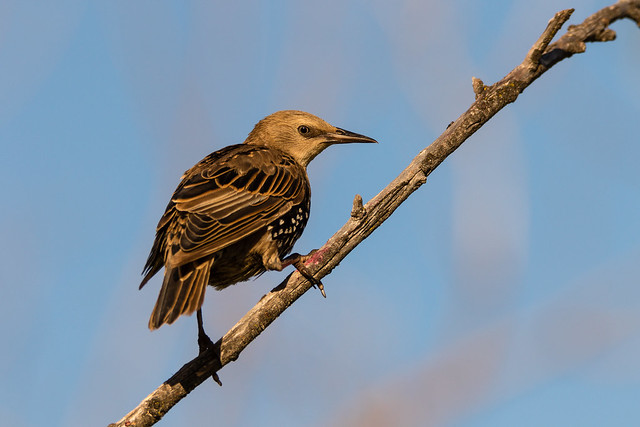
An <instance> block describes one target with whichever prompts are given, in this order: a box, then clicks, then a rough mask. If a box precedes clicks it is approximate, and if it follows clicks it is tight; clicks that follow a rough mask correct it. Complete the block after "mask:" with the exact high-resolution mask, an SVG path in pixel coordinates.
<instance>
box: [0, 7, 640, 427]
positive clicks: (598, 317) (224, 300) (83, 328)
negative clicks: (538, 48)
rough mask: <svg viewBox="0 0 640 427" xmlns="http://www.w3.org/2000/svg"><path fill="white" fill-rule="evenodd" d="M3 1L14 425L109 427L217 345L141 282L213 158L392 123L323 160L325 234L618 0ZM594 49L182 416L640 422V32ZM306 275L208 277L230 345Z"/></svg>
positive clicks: (0, 259) (317, 239)
mask: <svg viewBox="0 0 640 427" xmlns="http://www.w3.org/2000/svg"><path fill="white" fill-rule="evenodd" d="M229 3H230V2H181V1H173V2H168V1H163V2H160V1H135V2H131V1H120V0H110V1H108V2H106V1H105V2H83V1H74V0H69V1H58V2H24V1H11V0H6V1H3V2H2V3H1V4H0V64H2V66H0V94H1V95H0V144H1V148H2V151H1V155H0V178H1V179H2V182H3V183H4V185H3V188H4V190H3V201H2V206H3V208H2V209H1V210H0V236H1V237H2V241H3V243H4V244H3V245H2V246H0V263H1V264H0V289H1V297H0V343H1V345H2V348H3V350H2V351H1V352H0V358H1V363H0V381H1V383H2V386H1V387H0V423H1V424H3V425H12V426H17V427H19V426H45V425H46V426H86V425H96V426H99V425H107V424H108V423H110V422H115V421H117V420H119V419H120V418H121V417H123V416H124V415H125V414H126V413H127V412H129V411H130V410H131V409H133V408H134V407H135V406H136V405H137V404H138V403H139V402H140V400H142V399H143V398H144V397H145V396H147V395H148V394H149V393H150V392H151V391H152V390H154V389H155V388H156V387H157V386H159V385H160V384H161V383H162V382H163V381H164V380H166V379H167V378H169V377H170V376H171V375H172V374H173V373H174V372H175V371H176V370H177V369H178V368H179V367H181V366H182V365H183V364H184V363H186V362H187V361H189V360H191V359H192V358H193V357H195V356H196V354H197V345H196V322H195V317H182V318H180V319H179V320H178V321H177V322H176V323H175V324H173V325H171V326H164V327H162V328H160V329H159V330H157V331H154V332H153V333H152V332H150V331H149V330H148V329H147V321H148V317H149V315H150V313H151V310H152V308H153V304H154V303H155V300H156V298H157V295H158V291H159V287H160V276H158V277H156V278H154V280H152V281H151V282H150V283H149V284H148V285H147V286H146V287H145V288H144V289H143V290H142V291H138V284H139V282H140V279H141V276H140V273H141V270H142V267H143V265H144V262H145V260H146V257H147V254H148V251H149V249H150V247H151V244H152V242H153V238H154V233H155V226H156V223H157V221H158V219H159V218H160V216H161V215H162V213H163V211H164V208H165V206H166V203H167V201H168V199H169V197H170V195H171V193H172V192H173V190H174V188H175V187H176V185H177V184H178V182H179V178H180V176H181V174H182V172H184V171H185V170H186V169H188V168H189V167H191V166H192V165H193V164H194V163H196V162H197V161H199V160H200V159H201V158H202V157H204V156H205V155H207V154H209V153H210V152H212V151H215V150H217V149H219V148H221V147H223V146H225V145H229V144H234V143H239V142H242V141H243V140H244V138H245V137H246V135H247V134H248V133H249V131H250V130H251V129H252V127H253V125H254V124H255V123H256V122H257V121H258V120H259V119H261V118H262V117H264V116H266V115H268V114H270V113H272V112H274V111H277V110H281V109H301V110H305V111H309V112H311V113H314V114H316V115H318V116H320V117H322V118H324V119H326V120H327V121H329V122H331V123H333V124H334V125H337V126H339V127H343V128H345V129H348V130H352V131H355V132H358V133H363V134H366V135H368V136H371V137H374V138H376V139H377V140H378V141H380V144H378V145H377V146H370V145H367V146H364V145H361V146H356V145H354V146H337V147H332V148H331V149H330V150H327V151H326V152H324V153H323V154H322V155H321V156H320V157H319V158H318V159H316V160H315V161H314V162H313V163H312V164H311V166H310V167H309V174H310V177H311V181H312V188H313V202H312V215H311V219H310V221H309V224H308V225H307V229H306V231H305V234H304V236H303V237H302V238H301V239H300V240H299V241H298V244H297V246H296V251H299V252H307V251H309V250H311V249H313V248H317V247H319V246H321V245H322V244H323V243H324V242H325V241H326V240H327V239H328V238H329V237H330V236H331V235H332V234H333V232H335V231H336V230H337V229H338V228H339V227H340V226H341V225H342V224H343V223H344V222H345V221H346V220H347V219H348V217H349V213H350V209H351V203H352V200H353V196H354V195H355V194H361V195H362V196H363V198H364V200H365V201H367V200H369V199H370V198H371V197H373V196H374V195H375V194H377V193H378V192H379V191H380V190H381V189H382V188H384V186H386V184H387V183H388V182H389V181H390V180H391V179H393V178H394V177H395V176H397V174H398V173H399V172H400V171H401V170H402V169H403V168H404V167H405V166H406V165H407V164H408V163H409V162H410V160H411V159H412V158H413V157H414V156H415V155H416V154H417V153H418V152H419V151H420V150H421V149H422V148H424V147H425V146H427V145H428V144H430V143H431V142H432V141H433V140H434V139H435V138H436V137H437V136H438V135H439V134H440V133H441V132H442V131H443V130H444V129H445V128H446V126H447V124H448V123H449V122H451V121H453V120H455V119H456V118H457V117H458V116H459V115H460V114H461V113H463V112H464V111H465V110H466V109H467V108H468V106H469V105H470V104H471V103H472V101H473V98H474V95H473V92H472V86H471V77H472V76H475V77H478V78H481V79H483V80H484V82H485V83H486V84H492V83H494V82H495V81H497V80H499V79H500V78H502V77H503V76H504V75H505V74H506V73H508V72H509V71H510V70H511V69H512V68H513V67H515V66H516V65H517V64H519V63H520V62H521V61H522V59H523V58H524V55H525V54H526V52H527V51H528V49H529V48H530V47H531V45H532V44H533V43H534V41H535V40H536V39H537V38H538V36H539V35H540V33H541V32H542V30H543V29H544V28H545V26H546V24H547V21H548V20H549V19H550V18H551V17H552V16H553V14H554V13H555V12H557V11H558V10H560V9H563V8H568V7H575V8H576V12H575V13H574V15H573V17H572V19H571V21H570V23H574V24H576V23H579V22H581V21H582V20H583V19H584V18H585V17H586V16H588V15H589V14H591V13H593V12H595V11H596V10H598V9H600V8H602V7H604V6H607V5H608V4H609V2H608V1H595V0H594V1H579V0H573V1H568V0H562V1H557V0H554V1H551V0H541V1H538V2H535V4H534V3H532V2H529V1H506V0H503V1H492V2H470V1H444V0H440V1H435V0H434V1H415V0H400V1H396V2H389V1H382V0H370V1H366V0H360V1H344V0H335V1H327V2H322V3H319V2H309V1H285V0H282V1H274V2H251V1H248V2H234V3H233V5H230V4H229ZM613 29H614V30H615V31H617V33H618V39H617V40H616V41H614V42H611V43H606V44H589V45H588V48H587V52H586V53H585V54H582V55H577V56H575V57H573V58H571V59H569V60H566V61H564V62H562V63H560V64H559V65H557V66H556V67H554V68H553V69H552V70H551V71H550V72H548V73H547V74H545V75H544V76H543V77H542V78H541V79H539V80H538V81H536V82H535V83H534V84H533V85H532V86H531V87H529V88H528V89H527V90H526V91H525V92H524V93H523V94H522V95H521V96H520V98H519V99H518V100H517V101H516V103H515V104H512V105H510V106H508V107H507V108H505V109H504V110H503V111H501V112H500V113H499V114H498V115H497V116H496V117H494V118H493V119H492V120H491V121H490V122H489V123H487V124H486V125H485V126H484V127H483V128H481V129H480V130H479V131H478V132H477V133H476V134H475V135H474V136H473V137H472V138H471V139H469V140H468V141H467V142H465V144H464V145H463V146H462V147H461V148H460V149H459V150H457V151H456V152H455V153H454V154H453V155H452V156H451V157H450V158H449V159H447V161H446V162H445V163H444V164H443V165H441V166H440V167H439V168H438V169H437V170H436V171H435V172H433V173H432V175H431V176H430V177H429V180H428V182H427V183H426V185H424V186H423V187H422V188H421V189H420V190H419V191H417V192H416V193H414V194H413V195H412V196H411V198H410V199H409V200H408V201H407V202H406V203H405V204H404V205H402V206H401V207H400V208H399V209H398V210H397V211H396V212H395V214H394V215H393V216H392V217H391V218H390V219H389V220H388V221H387V222H386V223H385V224H383V225H382V227H380V228H379V229H378V230H376V231H375V233H374V234H373V235H372V236H371V237H370V238H369V239H367V240H366V241H365V242H363V243H362V244H361V245H360V246H358V248H356V250H355V251H353V252H352V253H351V254H350V255H349V257H348V258H347V259H345V260H344V261H343V262H342V264H341V265H340V266H339V267H338V268H337V269H336V270H335V271H334V272H333V273H332V274H331V275H330V276H328V277H326V278H325V279H324V280H323V282H324V284H325V287H326V291H327V295H328V298H327V299H326V300H325V299H323V298H322V297H321V296H320V294H319V292H317V291H313V290H312V291H311V292H309V293H308V294H306V295H305V296H304V297H302V298H301V299H300V300H299V301H298V302H296V304H294V305H293V306H292V307H291V308H290V309H288V310H287V311H286V312H285V313H284V314H283V315H282V316H281V317H280V318H279V319H278V320H277V321H276V322H275V323H274V324H272V325H271V326H270V327H269V328H268V329H267V330H266V331H265V332H264V333H263V334H262V335H261V336H260V337H258V339H257V340H256V341H254V342H253V343H252V344H251V345H250V346H249V347H248V348H247V349H246V350H245V351H244V352H243V353H242V354H241V356H240V358H239V360H238V361H236V362H235V363H232V364H230V365H228V366H226V367H225V368H224V369H223V370H222V371H221V372H220V377H221V379H222V381H223V383H224V387H222V388H220V387H218V386H217V385H216V384H215V383H214V382H213V381H207V382H206V383H204V384H203V385H202V386H200V387H198V388H197V389H196V390H195V391H194V392H192V393H191V395H190V396H188V397H187V398H186V399H184V400H183V401H181V402H180V403H179V404H178V405H177V406H176V407H174V408H173V409H172V410H171V411H170V412H169V413H168V415H166V416H165V418H164V419H163V420H162V421H161V423H160V424H159V425H165V426H178V425H193V426H208V425H224V426H257V425H260V426H282V425H291V426H294V425H295V426H387V425H398V426H431V425H434V426H514V425H518V426H540V425H553V426H556V425H557V426H566V425H581V426H601V425H608V426H611V425H616V426H618V425H619V426H623V425H635V424H639V423H640V405H639V404H638V402H639V401H640V365H639V362H638V361H639V360H640V286H639V284H640V283H639V277H640V169H639V168H638V160H637V159H638V158H639V157H640V144H639V142H640V141H639V140H638V119H639V118H640V102H639V101H638V100H639V99H640V83H639V79H638V75H640V74H639V73H640V55H639V54H638V53H639V52H640V30H639V29H638V28H637V27H635V25H634V24H633V23H631V22H619V23H617V24H615V25H614V27H613ZM288 272H289V271H286V272H282V273H277V272H270V273H267V274H264V275H263V276H261V277H260V278H259V279H257V280H252V281H250V282H247V283H244V284H241V285H240V286H235V287H232V288H228V289H227V290H225V291H224V292H216V291H214V290H213V289H209V290H208V293H207V298H206V299H205V303H204V306H203V311H204V316H205V322H206V327H207V331H208V332H209V334H210V336H211V337H212V338H213V339H214V341H215V340H216V339H217V338H219V337H220V336H221V335H222V334H224V333H225V332H226V331H227V330H228V329H229V328H230V327H231V326H232V325H233V324H234V323H235V322H236V321H237V320H238V319H239V318H240V317H241V316H242V315H244V313H246V312H247V311H248V310H249V309H250V308H251V307H252V306H253V304H254V303H255V302H257V301H258V299H259V298H260V297H261V296H262V295H263V294H264V293H266V292H268V291H269V290H270V289H271V288H272V287H273V286H275V285H277V284H278V283H280V281H281V280H282V279H283V278H284V277H285V276H286V274H288Z"/></svg>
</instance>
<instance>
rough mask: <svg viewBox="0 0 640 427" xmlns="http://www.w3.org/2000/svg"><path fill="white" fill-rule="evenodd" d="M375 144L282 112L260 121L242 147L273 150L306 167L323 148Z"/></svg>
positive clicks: (301, 113)
mask: <svg viewBox="0 0 640 427" xmlns="http://www.w3.org/2000/svg"><path fill="white" fill-rule="evenodd" d="M352 142H373V143H375V142H377V141H376V140H375V139H373V138H369V137H368V136H364V135H360V134H357V133H354V132H349V131H347V130H344V129H340V128H337V127H335V126H332V125H330V124H329V123H327V122H325V121H324V120H322V119H321V118H319V117H316V116H314V115H313V114H309V113H305V112H304V111H295V110H285V111H278V112H276V113H273V114H271V115H268V116H267V117H265V118H264V119H262V120H260V121H259V122H258V124H256V126H255V127H254V128H253V130H252V131H251V133H250V134H249V136H248V137H247V139H246V141H245V144H256V145H265V146H267V147H274V148H277V149H279V150H282V151H284V152H285V153H287V154H289V155H291V156H292V157H293V158H295V159H296V161H298V163H300V164H301V165H302V166H304V167H306V166H307V165H308V164H309V162H311V160H313V159H314V158H315V157H316V156H317V155H318V154H320V153H321V152H322V150H324V149H325V148H327V147H328V146H330V145H333V144H348V143H352Z"/></svg>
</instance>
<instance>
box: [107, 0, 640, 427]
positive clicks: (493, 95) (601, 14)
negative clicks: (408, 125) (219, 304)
mask: <svg viewBox="0 0 640 427" xmlns="http://www.w3.org/2000/svg"><path fill="white" fill-rule="evenodd" d="M572 13H573V9H567V10H563V11H560V12H558V13H556V14H555V16H554V17H553V18H552V19H551V20H550V21H549V23H548V25H547V27H546V29H545V30H544V31H543V33H542V34H541V36H540V38H539V39H538V40H537V41H536V42H535V44H534V45H533V46H532V47H531V49H530V50H529V52H528V53H527V55H526V56H525V58H524V60H523V61H522V63H521V64H519V65H518V66H517V67H515V68H514V69H513V70H512V71H511V72H510V73H509V74H507V75H506V76H505V77H504V78H503V79H502V80H500V81H499V82H497V83H495V84H493V85H491V86H485V85H484V83H483V82H482V80H480V79H476V78H475V77H474V78H473V79H472V82H473V91H474V93H475V95H476V99H475V101H474V102H473V104H472V105H471V106H470V107H469V109H468V110H467V111H465V112H464V113H463V114H462V115H461V116H460V117H458V119H457V120H456V121H454V122H452V123H451V124H450V125H449V126H448V127H447V129H446V130H445V131H444V132H443V133H442V135H440V137H438V138H437V139H436V140H435V141H434V142H433V143H432V144H431V145H429V146H428V147H427V148H425V149H424V150H422V151H421V152H420V153H419V154H418V155H417V156H416V157H415V158H414V159H413V160H412V161H411V163H410V164H409V165H408V166H407V168H406V169H404V170H403V171H402V172H401V173H400V175H399V176H398V177H397V178H396V179H394V180H393V181H392V182H391V183H390V184H389V185H388V186H387V187H386V188H385V189H383V190H382V191H381V192H380V193H379V194H378V195H377V196H375V197H374V198H373V199H371V200H370V201H369V202H368V203H367V204H365V205H364V206H363V204H362V198H361V197H360V196H356V198H355V200H354V203H353V209H352V212H351V218H350V219H349V220H348V221H347V223H346V224H345V225H344V226H342V228H341V229H340V230H338V231H337V232H336V233H335V234H334V235H333V237H331V238H330V239H329V241H327V243H325V245H324V246H322V247H321V248H320V249H319V250H318V251H317V252H316V253H315V254H314V255H313V257H312V258H310V259H309V260H308V261H307V263H306V266H307V268H308V269H309V271H310V272H311V273H313V274H314V276H315V277H316V278H319V279H321V278H323V277H324V276H326V275H328V274H329V273H331V271H332V270H333V269H334V268H335V267H336V266H337V265H338V264H339V263H340V261H342V260H343V259H344V258H345V257H346V256H347V255H348V254H349V252H351V251H352V250H353V249H354V248H355V247H356V246H357V245H358V244H359V243H360V242H362V241H363V240H364V239H366V238H367V237H368V236H369V235H370V234H371V233H372V232H373V231H374V230H375V229H376V228H378V227H379V226H380V225H381V224H382V223H383V222H384V221H385V220H386V219H387V218H388V217H389V216H391V214H392V213H393V212H394V211H395V210H396V208H398V206H400V204H402V202H404V201H405V200H406V199H407V198H408V197H409V196H410V195H411V193H413V192H414V191H415V190H417V189H418V188H419V187H420V186H421V185H422V184H424V183H425V182H426V180H427V177H428V176H429V174H430V173H431V172H433V170H434V169H435V168H436V167H438V165H440V164H441V163H442V162H443V161H444V160H445V159H446V158H447V157H448V156H449V155H450V154H451V153H453V152H454V151H455V150H456V149H457V148H458V147H460V145H462V143H463V142H464V141H466V140H467V138H469V137H470V136H471V135H472V134H473V133H474V132H476V131H477V130H478V129H479V128H480V127H481V126H482V125H483V124H484V123H486V122H487V121H488V120H489V119H490V118H491V117H493V116H494V115H495V114H497V113H498V111H500V110H501V109H502V108H504V107H505V106H506V105H508V104H510V103H512V102H514V101H515V100H516V99H517V98H518V95H520V93H522V92H523V91H524V90H525V89H526V88H527V87H528V86H529V85H530V84H531V83H533V82H534V81H535V80H536V79H537V78H538V77H540V76H541V75H542V74H544V73H545V72H546V71H547V70H549V69H550V68H551V67H553V66H554V65H555V64H557V63H558V62H560V61H562V60H563V59H565V58H569V57H571V56H572V55H574V54H576V53H582V52H584V51H585V49H586V43H587V42H597V41H611V40H614V39H615V36H616V35H615V32H614V31H613V30H611V29H610V28H609V25H610V24H611V23H613V22H615V21H617V20H620V19H625V18H627V19H631V20H633V21H635V22H636V24H637V25H638V26H640V0H621V1H618V2H617V3H615V4H613V5H611V6H608V7H605V8H604V9H601V10H600V11H598V12H596V13H594V14H593V15H591V16H589V17H588V18H587V19H585V20H584V22H582V23H581V24H579V25H571V26H569V28H568V30H567V32H566V33H565V34H564V35H563V36H562V37H560V38H559V39H558V40H557V41H556V42H554V43H551V40H552V39H553V38H554V37H555V35H556V34H557V33H558V31H559V30H560V28H561V27H562V25H563V24H564V23H565V22H566V21H567V20H568V19H569V17H570V16H571V14H572ZM310 287H311V284H310V283H309V282H307V281H306V280H305V279H304V278H302V277H301V276H300V275H299V274H298V273H297V272H294V273H292V274H291V275H289V276H288V277H287V278H286V279H285V280H284V281H283V282H282V283H280V285H278V286H277V287H276V288H274V289H273V290H271V292H269V293H268V294H267V295H265V296H264V297H262V299H261V300H260V301H259V302H258V303H257V304H256V305H255V306H254V307H253V308H252V309H251V310H250V311H249V312H248V313H247V314H246V315H245V316H244V317H243V318H242V319H240V321H239V322H238V323H237V324H236V325H235V326H234V327H233V328H231V330H230V331H229V332H227V334H225V335H224V336H223V337H222V338H221V339H220V340H218V342H216V344H215V346H214V347H213V348H211V349H210V350H208V351H207V352H205V353H203V354H201V355H200V356H198V357H196V358H195V359H193V360H192V361H190V362H188V363H187V364H185V365H184V366H183V367H182V368H181V369H180V370H179V371H178V372H176V373H175V374H174V375H173V376H172V377H171V378H169V379H168V380H167V381H165V382H164V383H163V384H162V385H160V387H158V388H157V389H156V390H154V391H153V392H152V393H151V394H150V395H149V396H147V397H146V398H145V399H144V400H143V401H142V402H141V403H140V404H139V405H138V406H137V407H136V408H135V409H133V410H132V411H131V412H129V413H128V414H127V415H126V416H125V417H124V418H122V419H121V420H120V421H118V422H117V423H113V424H110V425H109V427H111V426H117V427H120V426H138V427H140V426H150V425H153V424H155V423H156V422H157V421H158V420H160V419H161V418H162V417H163V416H164V414H166V413H167V412H168V411H169V410H170V409H171V408H172V407H173V406H174V405H175V404H176V403H178V402H179V401H180V400H181V399H182V398H184V397H185V396H186V395H187V394H189V393H190V392H191V391H192V390H193V389H195V388H196V387H197V386H198V385H200V384H201V383H202V382H204V381H205V380H206V379H207V378H209V377H210V376H211V373H212V372H217V371H218V370H220V369H222V367H223V366H225V365H226V364H228V363H229V362H232V361H235V360H236V359H237V358H238V356H239V355H240V353H241V352H242V350H244V348H245V347H247V346H248V345H249V343H250V342H251V341H253V340H254V339H255V338H256V337H257V336H258V335H260V333H261V332H262V331H263V330H264V329H265V328H267V327H268V326H269V325H270V324H271V323H272V322H273V321H274V320H275V319H276V318H277V317H278V316H279V315H280V314H281V313H282V312H284V310H286V309H287V308H288V307H289V306H290V305H291V304H293V303H294V302H295V301H296V300H297V299H298V298H300V297H301V296H302V295H303V294H304V293H305V292H306V291H307V290H309V288H310Z"/></svg>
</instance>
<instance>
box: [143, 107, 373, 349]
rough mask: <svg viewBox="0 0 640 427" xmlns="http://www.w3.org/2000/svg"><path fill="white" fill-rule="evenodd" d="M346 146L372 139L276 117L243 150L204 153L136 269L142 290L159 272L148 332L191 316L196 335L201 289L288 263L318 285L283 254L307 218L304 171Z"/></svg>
mask: <svg viewBox="0 0 640 427" xmlns="http://www.w3.org/2000/svg"><path fill="white" fill-rule="evenodd" d="M351 142H376V141H375V140H374V139H372V138H369V137H366V136H364V135H359V134H357V133H353V132H349V131H346V130H343V129H340V128H337V127H335V126H332V125H330V124H329V123H327V122H325V121H324V120H322V119H320V118H318V117H316V116H313V115H311V114H309V113H305V112H302V111H292V110H289V111H278V112H277V113H274V114H271V115H269V116H267V117H265V118H264V119H262V120H261V121H260V122H258V124H256V126H255V127H254V129H253V130H252V131H251V133H250V134H249V136H248V137H247V139H246V140H245V141H244V143H243V144H237V145H230V146H228V147H225V148H223V149H221V150H218V151H216V152H214V153H211V154H210V155H208V156H207V157H205V158H204V159H202V160H201V161H200V162H199V163H198V164H196V165H195V166H193V167H192V168H191V169H189V170H188V171H186V172H185V173H184V175H183V176H182V182H180V184H179V185H178V188H177V189H176V191H175V192H174V193H173V197H171V200H170V201H169V204H168V206H167V209H166V210H165V213H164V215H163V216H162V218H161V219H160V222H159V223H158V227H157V229H156V238H155V242H154V243H153V247H152V248H151V253H150V254H149V258H148V259H147V263H146V265H145V267H144V271H143V274H144V275H145V276H144V279H143V280H142V283H141V284H140V288H142V287H143V286H144V284H145V283H147V281H149V279H151V277H153V275H155V274H156V273H157V272H158V271H160V270H161V269H162V267H165V272H164V280H163V282H162V289H161V290H160V295H159V297H158V301H157V302H156V305H155V307H154V308H153V312H152V313H151V318H150V319H149V328H150V329H152V330H153V329H157V328H159V327H160V326H162V325H163V324H165V323H169V324H170V323H173V322H174V321H175V320H176V319H177V318H178V317H179V316H180V315H182V314H192V313H193V312H194V311H196V310H197V311H198V327H199V329H198V330H199V337H202V335H203V334H204V330H203V329H202V315H201V312H200V307H201V306H202V302H203V300H204V293H205V288H206V285H207V284H208V285H211V286H213V287H215V288H216V289H218V290H220V289H224V288H225V287H227V286H229V285H233V284H235V283H238V282H242V281H245V280H248V279H249V278H251V277H253V276H256V275H258V274H261V273H263V272H265V271H266V270H282V269H283V268H284V267H286V266H287V265H290V264H293V265H294V266H296V268H298V270H299V271H300V272H301V273H302V274H303V275H304V276H305V278H307V279H308V280H310V281H311V282H312V283H314V284H318V285H320V282H318V281H317V280H316V281H314V279H313V278H312V277H310V275H309V274H308V273H307V272H306V271H305V269H304V266H303V263H302V262H301V261H304V259H305V257H302V256H300V255H297V254H294V255H292V256H290V257H288V258H284V257H285V256H286V255H287V254H289V252H291V249H292V248H293V245H294V243H295V242H296V240H298V238H299V237H300V235H301V234H302V231H303V230H304V227H305V225H306V224H307V219H308V218H309V209H310V202H311V187H310V185H309V178H308V176H307V171H306V168H307V165H308V164H309V162H311V160H313V159H314V158H315V157H316V156H317V155H318V154H320V152H322V150H324V149H325V148H327V147H328V146H330V145H332V144H345V143H351ZM204 337H205V338H206V335H205V336H204ZM206 339H208V338H206ZM199 342H200V341H199ZM209 342H210V341H209ZM201 350H202V344H201Z"/></svg>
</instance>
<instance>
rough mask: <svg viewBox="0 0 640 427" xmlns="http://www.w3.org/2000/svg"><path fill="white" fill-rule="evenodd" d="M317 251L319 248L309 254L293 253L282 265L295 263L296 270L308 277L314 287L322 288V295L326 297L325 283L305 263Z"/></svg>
mask: <svg viewBox="0 0 640 427" xmlns="http://www.w3.org/2000/svg"><path fill="white" fill-rule="evenodd" d="M317 251H318V250H317V249H314V250H312V251H311V252H309V253H308V254H307V255H300V254H298V253H294V254H291V255H289V256H288V257H286V258H285V259H283V260H282V265H283V266H286V265H293V266H294V267H295V268H296V270H298V273H300V274H301V275H302V277H304V278H305V279H307V280H308V281H309V283H311V285H312V286H313V287H314V288H315V287H317V288H318V289H320V292H321V293H322V296H323V297H325V298H326V297H327V294H326V293H325V292H324V285H323V284H322V282H321V281H320V280H318V279H316V278H315V277H313V275H312V274H311V272H310V271H309V270H307V267H305V265H304V263H305V261H306V260H308V259H309V258H311V257H312V256H313V254H315V253H316V252H317Z"/></svg>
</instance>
